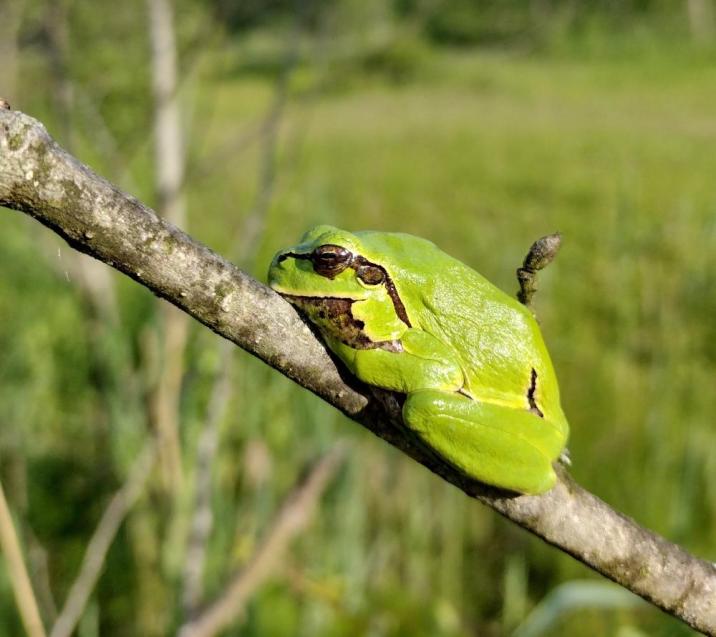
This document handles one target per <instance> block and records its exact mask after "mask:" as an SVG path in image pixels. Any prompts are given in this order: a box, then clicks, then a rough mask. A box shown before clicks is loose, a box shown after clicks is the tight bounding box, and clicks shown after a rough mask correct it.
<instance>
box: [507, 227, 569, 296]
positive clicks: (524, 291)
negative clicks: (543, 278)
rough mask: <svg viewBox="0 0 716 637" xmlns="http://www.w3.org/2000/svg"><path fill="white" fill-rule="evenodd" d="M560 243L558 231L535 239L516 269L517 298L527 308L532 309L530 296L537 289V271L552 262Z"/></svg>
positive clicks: (560, 237) (560, 238)
mask: <svg viewBox="0 0 716 637" xmlns="http://www.w3.org/2000/svg"><path fill="white" fill-rule="evenodd" d="M560 245H562V236H561V235H560V234H559V232H555V233H554V234H548V235H547V236H545V237H542V238H541V239H537V241H535V242H534V243H533V244H532V247H531V248H530V250H529V252H528V253H527V256H526V257H525V260H524V262H523V263H522V267H521V268H518V269H517V281H518V282H519V284H520V289H519V291H518V292H517V300H518V301H519V302H520V303H522V304H523V305H524V306H526V307H528V308H529V309H532V297H533V296H534V294H535V292H536V291H537V272H539V271H540V270H542V269H544V268H546V267H547V266H548V265H549V264H550V263H552V261H553V260H554V258H555V257H556V256H557V252H559V247H560Z"/></svg>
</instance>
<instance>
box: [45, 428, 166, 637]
mask: <svg viewBox="0 0 716 637" xmlns="http://www.w3.org/2000/svg"><path fill="white" fill-rule="evenodd" d="M155 457H156V446H155V442H154V440H153V439H149V440H148V441H147V442H146V443H145V445H144V448H143V449H142V450H141V452H140V453H139V456H138V457H137V459H136V460H135V461H134V464H133V465H132V467H131V469H130V471H129V475H128V476H127V481H126V482H125V483H124V485H122V487H121V488H120V489H119V491H117V492H116V493H115V494H114V495H113V496H112V499H111V500H110V502H109V505H108V506H107V508H106V509H105V511H104V513H103V514H102V518H101V519H100V521H99V524H98V525H97V528H96V529H95V531H94V533H93V534H92V538H91V539H90V541H89V543H88V544H87V549H86V550H85V554H84V558H83V559H82V566H81V567H80V571H79V574H78V575H77V577H76V579H75V581H74V582H73V583H72V586H71V587H70V592H69V594H68V595H67V599H66V600H65V605H64V606H63V607H62V611H61V612H60V614H59V616H58V618H57V621H56V622H55V625H54V626H53V627H52V630H51V631H50V637H70V636H71V635H72V633H73V632H74V630H75V628H76V627H77V624H78V622H79V621H80V619H81V618H82V615H83V613H84V611H85V608H86V607H87V602H88V601H89V599H90V596H91V595H92V591H93V590H94V587H95V585H96V584H97V580H98V579H99V576H100V573H101V572H102V568H103V567H104V562H105V559H106V557H107V552H108V551H109V548H110V546H112V542H114V538H115V537H116V535H117V532H118V531H119V528H120V526H121V525H122V522H123V521H124V518H125V517H126V515H127V513H128V512H129V510H130V509H131V508H132V506H133V505H134V503H135V502H136V501H137V499H138V498H139V496H140V495H141V493H142V491H143V490H144V485H145V483H146V482H147V479H148V478H149V475H150V473H151V470H152V467H153V466H154V459H155Z"/></svg>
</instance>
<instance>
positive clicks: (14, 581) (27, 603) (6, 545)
mask: <svg viewBox="0 0 716 637" xmlns="http://www.w3.org/2000/svg"><path fill="white" fill-rule="evenodd" d="M0 547H2V552H3V554H4V555H5V561H6V562H7V571H8V576H9V579H10V585H11V586H12V592H13V594H14V595H15V602H16V603H17V609H18V611H19V612H20V619H21V620H22V625H23V626H24V627H25V632H27V634H28V636H29V637H45V634H46V633H45V627H44V626H43V625H42V619H41V618H40V611H39V609H38V606H37V599H36V598H35V594H34V593H33V591H32V584H31V583H30V577H29V576H28V574H27V568H26V567H25V560H24V559H23V557H22V549H21V548H20V541H19V540H18V537H17V533H16V531H15V525H14V524H13V521H12V516H11V515H10V508H9V507H8V505H7V500H6V499H5V491H4V490H3V488H2V484H0Z"/></svg>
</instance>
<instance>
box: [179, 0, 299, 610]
mask: <svg viewBox="0 0 716 637" xmlns="http://www.w3.org/2000/svg"><path fill="white" fill-rule="evenodd" d="M300 18H301V16H300V12H299V11H298V10H297V12H296V16H295V22H294V28H293V34H292V37H291V38H290V39H289V41H288V44H287V48H286V53H285V57H284V65H283V67H282V69H281V72H280V73H279V76H278V78H277V80H276V86H275V90H274V96H273V99H272V101H271V104H270V106H269V109H268V111H267V114H266V117H265V118H264V122H263V125H262V127H261V134H262V148H261V166H260V169H259V177H258V183H257V188H256V197H255V201H254V205H253V206H252V207H251V209H250V211H249V213H248V214H247V215H246V216H245V217H244V219H243V222H242V224H241V227H240V230H239V232H238V233H237V235H236V237H235V238H234V240H233V242H232V244H231V245H232V254H233V257H234V260H236V261H237V262H239V263H242V264H243V265H244V266H245V267H250V265H251V264H253V262H254V259H255V257H256V253H257V251H258V247H259V245H260V241H261V236H262V235H263V232H264V228H265V227H266V215H267V214H268V209H269V206H270V203H271V199H272V197H273V194H274V191H275V182H276V157H277V154H278V142H279V130H280V126H281V122H282V120H283V117H284V113H285V110H286V103H287V99H288V86H289V82H290V78H291V73H292V72H293V70H294V68H295V66H296V61H297V59H298V44H299V35H300V28H301V20H300ZM217 350H218V359H219V365H218V370H217V373H216V376H215V380H214V386H213V388H212V393H211V399H210V402H209V410H208V413H207V417H206V420H205V423H204V428H203V429H202V432H201V435H200V437H199V442H198V444H197V451H196V469H195V479H194V482H195V487H194V507H193V512H192V520H191V526H190V531H189V537H188V541H187V554H186V559H185V567H184V577H183V584H182V609H183V613H184V617H185V618H187V619H191V618H192V617H193V616H194V615H195V613H196V610H197V607H198V605H199V603H200V602H201V599H202V594H203V577H204V566H205V563H206V551H207V545H208V542H209V537H210V534H211V527H212V523H213V514H212V511H211V472H212V467H213V461H214V457H215V456H216V452H217V449H218V440H219V431H218V430H219V424H220V422H221V419H222V418H223V415H224V413H225V411H226V407H227V404H228V401H229V397H230V392H229V386H228V383H229V381H228V377H229V373H230V369H231V363H232V360H233V351H234V348H233V346H232V344H231V343H230V342H229V341H226V340H223V339H222V340H220V341H219V342H218V344H217Z"/></svg>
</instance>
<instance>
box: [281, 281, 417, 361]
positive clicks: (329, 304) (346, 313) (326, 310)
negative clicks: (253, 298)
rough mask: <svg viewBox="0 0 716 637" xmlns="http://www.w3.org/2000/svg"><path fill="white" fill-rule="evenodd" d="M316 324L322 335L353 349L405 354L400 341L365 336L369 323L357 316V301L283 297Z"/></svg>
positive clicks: (330, 297) (333, 298)
mask: <svg viewBox="0 0 716 637" xmlns="http://www.w3.org/2000/svg"><path fill="white" fill-rule="evenodd" d="M281 296H283V298H285V299H286V300H287V301H288V302H289V303H291V305H293V306H295V307H296V308H297V309H298V310H299V311H300V312H301V313H302V314H304V315H305V316H306V318H308V320H309V321H311V323H313V324H314V325H315V326H316V327H317V328H318V329H319V330H320V331H321V333H323V334H325V335H326V336H329V337H331V338H334V339H336V340H338V341H340V342H341V343H343V344H344V345H348V346H349V347H352V348H353V349H385V350H387V351H389V352H402V351H403V346H402V345H401V344H400V341H397V340H392V341H373V340H372V339H371V338H370V337H369V336H368V335H367V334H366V332H365V323H364V322H363V321H361V320H360V319H357V318H355V317H354V316H353V311H352V307H353V303H355V299H347V298H340V297H333V296H302V295H296V294H281Z"/></svg>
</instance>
